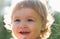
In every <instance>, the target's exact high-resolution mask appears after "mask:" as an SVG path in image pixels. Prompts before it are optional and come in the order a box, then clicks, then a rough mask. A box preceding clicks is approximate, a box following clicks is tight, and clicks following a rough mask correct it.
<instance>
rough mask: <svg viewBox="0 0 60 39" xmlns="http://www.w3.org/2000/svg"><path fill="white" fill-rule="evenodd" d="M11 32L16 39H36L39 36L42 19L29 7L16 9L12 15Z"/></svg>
mask: <svg viewBox="0 0 60 39" xmlns="http://www.w3.org/2000/svg"><path fill="white" fill-rule="evenodd" d="M12 18H13V19H12V21H13V22H12V25H13V26H12V32H13V34H14V35H15V36H16V37H17V38H18V39H36V38H38V37H39V36H40V29H41V26H42V21H41V17H40V15H39V14H38V13H37V12H36V11H35V10H33V9H31V8H22V9H19V10H16V11H15V12H14V14H13V17H12Z"/></svg>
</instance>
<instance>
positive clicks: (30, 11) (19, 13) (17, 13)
mask: <svg viewBox="0 0 60 39" xmlns="http://www.w3.org/2000/svg"><path fill="white" fill-rule="evenodd" d="M13 15H14V16H23V17H24V16H40V15H39V14H38V12H36V11H35V10H33V9H31V8H22V9H19V10H16V11H15V12H14V14H13Z"/></svg>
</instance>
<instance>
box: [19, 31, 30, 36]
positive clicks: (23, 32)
mask: <svg viewBox="0 0 60 39" xmlns="http://www.w3.org/2000/svg"><path fill="white" fill-rule="evenodd" d="M19 33H20V34H22V35H28V34H30V33H31V32H27V31H20V32H19Z"/></svg>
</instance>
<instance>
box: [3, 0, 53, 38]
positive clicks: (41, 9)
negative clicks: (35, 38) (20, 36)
mask: <svg viewBox="0 0 60 39" xmlns="http://www.w3.org/2000/svg"><path fill="white" fill-rule="evenodd" d="M21 8H32V9H34V10H35V11H36V12H38V13H39V14H40V16H41V18H42V21H43V25H42V26H41V32H40V38H41V39H47V38H48V37H49V36H50V34H51V25H52V23H53V22H54V19H53V17H52V16H51V14H50V13H49V10H48V8H47V6H46V5H45V4H44V3H42V2H41V1H40V0H25V1H21V2H18V3H16V4H15V6H14V7H13V8H11V11H10V15H5V16H4V22H5V23H6V25H5V26H10V27H11V22H12V21H11V20H12V16H13V14H14V12H15V11H16V10H18V9H21ZM7 18H8V20H9V21H7V22H6V20H7Z"/></svg>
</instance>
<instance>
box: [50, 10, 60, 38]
mask: <svg viewBox="0 0 60 39" xmlns="http://www.w3.org/2000/svg"><path fill="white" fill-rule="evenodd" d="M54 18H55V22H54V24H53V25H52V27H51V30H52V34H51V36H50V38H49V39H60V12H57V11H55V12H54Z"/></svg>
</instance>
